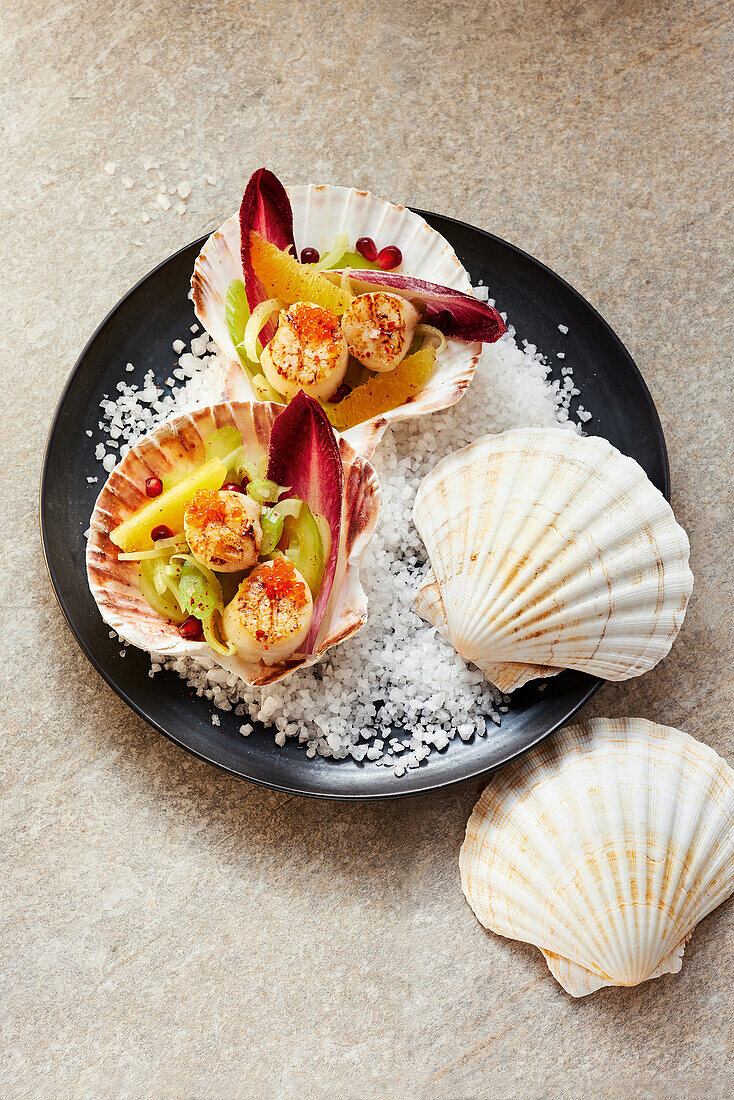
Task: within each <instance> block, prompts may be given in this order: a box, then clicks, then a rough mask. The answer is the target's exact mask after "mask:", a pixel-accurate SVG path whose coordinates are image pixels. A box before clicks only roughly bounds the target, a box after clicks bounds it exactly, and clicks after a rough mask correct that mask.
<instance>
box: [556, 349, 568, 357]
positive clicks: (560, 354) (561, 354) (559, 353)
mask: <svg viewBox="0 0 734 1100" xmlns="http://www.w3.org/2000/svg"><path fill="white" fill-rule="evenodd" d="M565 358H566V353H565V351H557V352H556V359H565Z"/></svg>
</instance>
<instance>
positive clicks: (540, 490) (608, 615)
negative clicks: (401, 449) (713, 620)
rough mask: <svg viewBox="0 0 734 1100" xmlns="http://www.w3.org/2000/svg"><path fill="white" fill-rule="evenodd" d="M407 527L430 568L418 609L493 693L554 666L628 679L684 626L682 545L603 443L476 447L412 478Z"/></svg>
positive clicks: (663, 509) (649, 492)
mask: <svg viewBox="0 0 734 1100" xmlns="http://www.w3.org/2000/svg"><path fill="white" fill-rule="evenodd" d="M413 519H414V521H415V524H416V527H417V528H418V531H419V533H420V535H421V538H422V539H423V542H424V543H425V545H426V549H427V550H428V554H429V557H430V560H431V572H430V574H429V575H428V577H427V578H426V580H425V582H424V584H423V586H422V587H421V589H420V591H419V593H418V597H417V600H416V610H417V611H418V613H419V614H421V615H422V616H423V617H424V618H425V619H426V620H427V621H428V622H430V623H431V624H432V625H433V626H435V627H437V628H438V630H439V631H440V632H441V633H442V634H443V635H444V636H445V637H446V638H448V639H449V640H450V641H451V643H452V645H453V646H454V648H455V649H456V650H457V652H458V653H460V654H461V656H462V657H464V659H465V660H467V661H471V662H473V663H474V664H476V665H477V666H478V667H479V668H481V669H482V671H483V672H484V673H485V675H486V676H487V677H488V678H489V679H490V680H491V681H492V683H494V684H495V685H496V686H497V687H498V688H500V689H501V690H502V691H512V690H514V689H515V688H517V687H519V686H520V685H521V684H523V683H525V682H526V681H527V680H529V679H533V678H535V677H539V676H548V675H553V674H554V673H555V672H558V671H560V670H561V669H563V668H574V669H579V670H580V671H582V672H588V673H590V674H592V675H595V676H600V677H602V678H603V679H606V680H626V679H629V678H630V677H633V676H639V675H641V674H642V673H643V672H647V671H649V669H651V668H653V667H654V666H655V665H656V664H657V663H658V661H660V660H662V658H663V657H665V655H666V654H667V653H668V651H669V650H670V647H671V645H672V644H673V641H674V639H675V637H676V635H677V634H678V631H679V630H680V628H681V625H682V623H683V618H684V616H685V612H686V606H687V603H688V599H689V597H690V595H691V590H692V587H693V576H692V574H691V571H690V569H689V566H688V557H689V545H688V538H687V537H686V534H685V531H684V530H683V529H682V528H681V527H680V526H679V525H678V523H676V521H675V518H674V516H673V512H672V509H671V507H670V505H669V504H668V502H667V501H666V500H665V498H664V497H663V495H662V493H660V492H659V491H658V489H656V488H655V486H654V485H653V484H652V483H651V482H650V481H649V480H648V478H647V477H646V475H645V472H644V471H643V470H642V468H641V467H640V466H639V465H638V464H637V462H635V461H634V459H632V458H628V457H627V456H625V455H623V454H621V453H620V452H619V451H618V450H616V448H615V447H613V446H612V445H611V444H610V443H608V442H607V441H606V440H605V439H599V438H595V437H584V436H579V435H576V434H575V433H574V432H572V431H570V430H568V429H564V428H543V429H540V428H538V429H515V430H513V431H508V432H504V433H502V434H501V435H496V436H486V437H484V438H482V439H480V440H477V441H476V442H475V443H472V444H471V445H470V446H468V447H466V448H464V449H463V450H461V451H456V452H454V453H453V454H451V455H448V456H447V457H446V458H444V459H443V460H442V461H441V462H439V463H438V465H437V466H436V467H435V468H434V469H433V470H432V471H431V473H430V474H428V476H427V477H426V478H424V480H423V482H422V483H421V485H420V487H419V489H418V493H417V495H416V499H415V505H414V508H413Z"/></svg>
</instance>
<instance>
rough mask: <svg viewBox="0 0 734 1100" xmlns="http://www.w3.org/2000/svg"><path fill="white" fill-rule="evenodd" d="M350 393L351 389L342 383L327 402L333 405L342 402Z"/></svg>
mask: <svg viewBox="0 0 734 1100" xmlns="http://www.w3.org/2000/svg"><path fill="white" fill-rule="evenodd" d="M351 392H352V387H351V386H348V385H347V384H346V382H342V384H341V386H339V388H338V389H337V390H336V392H335V393H334V396H333V397H330V398H329V400H330V401H332V402H334V403H336V402H337V401H343V400H344V398H345V397H349V395H350V393H351Z"/></svg>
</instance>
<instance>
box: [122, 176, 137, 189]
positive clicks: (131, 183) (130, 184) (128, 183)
mask: <svg viewBox="0 0 734 1100" xmlns="http://www.w3.org/2000/svg"><path fill="white" fill-rule="evenodd" d="M122 186H123V187H124V188H125V190H126V191H130V190H131V188H133V187H134V186H135V182H134V181H133V180H131V179H130V177H129V176H123V177H122Z"/></svg>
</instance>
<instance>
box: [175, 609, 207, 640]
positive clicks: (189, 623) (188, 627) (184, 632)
mask: <svg viewBox="0 0 734 1100" xmlns="http://www.w3.org/2000/svg"><path fill="white" fill-rule="evenodd" d="M178 632H179V634H180V635H181V637H182V638H188V639H189V641H192V642H193V641H195V640H196V639H197V638H203V637H204V631H203V630H202V629H201V620H200V619H197V618H196V616H195V615H189V617H188V619H186V620H185V621H184V622H182V623H181V625H180V627H179V628H178Z"/></svg>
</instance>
